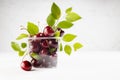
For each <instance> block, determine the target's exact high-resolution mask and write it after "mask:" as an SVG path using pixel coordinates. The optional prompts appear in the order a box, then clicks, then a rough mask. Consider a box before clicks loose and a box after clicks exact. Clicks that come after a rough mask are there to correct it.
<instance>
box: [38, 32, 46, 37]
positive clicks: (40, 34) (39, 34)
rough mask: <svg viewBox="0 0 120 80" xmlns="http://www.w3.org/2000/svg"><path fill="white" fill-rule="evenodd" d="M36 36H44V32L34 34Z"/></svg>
mask: <svg viewBox="0 0 120 80" xmlns="http://www.w3.org/2000/svg"><path fill="white" fill-rule="evenodd" d="M36 37H44V34H43V33H38V34H36Z"/></svg>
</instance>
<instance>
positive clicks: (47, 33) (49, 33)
mask: <svg viewBox="0 0 120 80" xmlns="http://www.w3.org/2000/svg"><path fill="white" fill-rule="evenodd" d="M43 33H44V35H45V36H53V35H54V30H53V29H52V27H50V26H47V27H45V29H44V31H43Z"/></svg>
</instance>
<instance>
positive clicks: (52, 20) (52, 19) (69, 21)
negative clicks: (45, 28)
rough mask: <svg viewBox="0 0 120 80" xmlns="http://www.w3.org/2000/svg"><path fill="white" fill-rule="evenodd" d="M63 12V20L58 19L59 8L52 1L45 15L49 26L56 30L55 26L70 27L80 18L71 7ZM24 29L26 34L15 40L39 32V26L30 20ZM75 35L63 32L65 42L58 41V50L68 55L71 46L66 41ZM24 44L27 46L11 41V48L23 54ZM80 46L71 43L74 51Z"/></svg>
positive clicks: (57, 34) (71, 39) (20, 54)
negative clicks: (47, 13)
mask: <svg viewBox="0 0 120 80" xmlns="http://www.w3.org/2000/svg"><path fill="white" fill-rule="evenodd" d="M65 13H66V16H65V20H62V21H59V19H60V17H61V10H60V8H59V7H58V6H57V5H56V4H55V3H53V4H52V7H51V13H50V14H49V16H48V17H47V24H48V25H49V26H51V27H52V28H53V29H54V30H56V29H57V28H61V29H70V28H71V27H72V26H73V22H75V21H77V20H79V19H81V17H80V16H79V15H78V14H77V13H75V12H72V7H70V8H68V9H66V11H65ZM26 31H27V32H28V33H27V34H26V33H22V34H20V35H19V36H18V37H17V38H16V40H21V39H24V38H27V37H29V36H34V35H36V34H37V33H39V27H38V26H37V25H36V24H34V23H32V22H28V23H27V28H26ZM55 34H56V37H59V36H60V35H59V34H60V33H59V32H56V33H55ZM76 37H77V36H76V35H74V34H71V33H67V34H65V35H64V36H63V37H62V40H63V41H64V42H66V43H67V44H66V45H64V46H63V45H62V43H60V45H59V46H60V48H59V49H60V51H63V50H64V52H65V53H66V54H68V55H70V54H71V52H72V48H71V46H70V45H68V43H69V42H71V41H73V40H74V39H75V38H76ZM26 46H27V44H26V43H21V46H20V45H19V44H18V43H17V42H14V41H12V42H11V47H12V48H13V50H15V51H17V52H18V54H19V56H23V55H24V53H25V52H26V50H25V48H26ZM81 47H82V44H80V43H79V42H76V43H74V44H73V48H74V51H77V50H78V49H80V48H81ZM23 49H24V50H23ZM26 49H27V48H26ZM33 56H34V55H33ZM35 56H36V55H35Z"/></svg>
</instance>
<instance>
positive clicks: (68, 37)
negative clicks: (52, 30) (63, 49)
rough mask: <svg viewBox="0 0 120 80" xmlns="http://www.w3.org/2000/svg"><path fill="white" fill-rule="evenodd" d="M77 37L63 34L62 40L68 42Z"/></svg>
mask: <svg viewBox="0 0 120 80" xmlns="http://www.w3.org/2000/svg"><path fill="white" fill-rule="evenodd" d="M76 37H77V36H76V35H74V34H65V35H64V36H63V38H62V40H63V41H65V42H70V41H72V40H73V39H75V38H76Z"/></svg>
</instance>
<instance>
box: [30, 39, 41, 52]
mask: <svg viewBox="0 0 120 80" xmlns="http://www.w3.org/2000/svg"><path fill="white" fill-rule="evenodd" d="M30 46H31V51H32V52H35V53H38V52H39V51H40V41H39V40H33V41H32V42H30Z"/></svg>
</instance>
